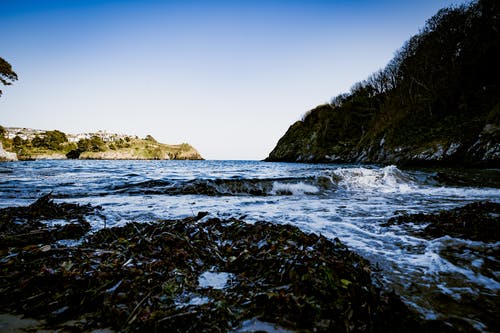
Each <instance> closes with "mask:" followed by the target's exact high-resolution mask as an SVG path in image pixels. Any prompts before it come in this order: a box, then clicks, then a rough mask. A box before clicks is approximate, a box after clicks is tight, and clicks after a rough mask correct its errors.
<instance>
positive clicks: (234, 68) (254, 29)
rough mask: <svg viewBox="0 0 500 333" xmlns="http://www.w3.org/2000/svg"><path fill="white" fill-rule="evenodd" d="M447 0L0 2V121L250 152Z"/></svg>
mask: <svg viewBox="0 0 500 333" xmlns="http://www.w3.org/2000/svg"><path fill="white" fill-rule="evenodd" d="M457 3H459V2H457V1H450V0H419V1H401V0H379V1H373V0H372V1H369V0H351V1H347V0H346V1H335V0H330V1H319V0H317V1H316V0H309V1H305V0H304V1H299V0H289V1H283V0H268V1H264V0H254V1H234V0H233V1H209V0H206V1H189V0H186V1H160V0H120V1H119V0H101V1H97V0H87V1H83V0H73V1H70V0H67V1H62V0H0V26H1V31H2V33H1V34H0V57H2V58H4V59H5V60H7V61H8V62H9V63H10V64H11V65H12V66H13V69H14V71H15V72H16V73H17V74H18V76H19V80H18V81H17V82H15V83H14V84H13V85H12V86H8V87H3V88H2V90H3V91H4V94H3V95H2V97H0V125H2V126H12V127H27V128H36V129H45V130H52V129H58V130H61V131H63V132H66V133H82V132H95V131H98V130H104V131H108V132H111V133H126V134H131V135H137V136H139V137H145V136H146V135H148V134H149V135H152V136H153V137H154V138H156V139H157V140H158V141H160V142H163V143H170V144H176V143H183V142H187V143H189V144H191V145H193V146H194V147H195V148H196V149H197V150H198V151H199V152H200V153H201V154H202V156H203V157H204V158H205V159H246V160H261V159H264V158H266V157H267V155H268V154H269V152H270V151H271V150H272V149H273V148H274V146H275V145H276V143H277V141H278V140H279V138H280V137H281V136H282V135H283V134H284V133H285V132H286V130H287V129H288V127H289V126H290V125H291V124H293V123H294V122H295V121H297V120H300V119H301V117H302V115H303V114H305V113H306V112H307V111H308V110H310V109H312V108H314V107H315V106H317V105H320V104H323V103H326V102H329V101H330V100H331V98H332V97H334V96H336V95H338V94H340V93H344V92H348V91H349V89H350V87H351V86H352V85H353V84H355V83H356V82H358V81H361V80H364V79H366V78H367V77H368V76H369V75H370V74H371V73H373V72H375V71H377V70H378V69H380V68H383V67H384V66H385V65H386V64H387V62H388V61H389V60H390V59H391V58H392V57H393V55H394V52H395V51H396V50H397V49H398V48H399V47H401V46H402V44H403V43H404V42H405V41H406V40H408V39H409V38H410V37H411V36H412V35H414V34H416V33H418V31H419V29H420V28H422V27H423V25H424V24H425V21H426V20H427V19H429V18H430V17H431V16H432V15H434V14H435V13H436V12H437V11H438V10H439V9H440V8H443V7H447V6H450V5H453V4H457Z"/></svg>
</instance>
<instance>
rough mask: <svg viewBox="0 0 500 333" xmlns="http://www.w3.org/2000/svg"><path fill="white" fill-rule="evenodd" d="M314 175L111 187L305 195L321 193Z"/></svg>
mask: <svg viewBox="0 0 500 333" xmlns="http://www.w3.org/2000/svg"><path fill="white" fill-rule="evenodd" d="M316 183H317V181H316V179H315V178H314V177H310V178H281V179H195V180H189V181H174V180H148V181H144V182H139V183H132V184H122V185H118V186H116V185H115V186H113V187H112V188H111V190H112V191H114V192H115V193H125V194H130V195H136V194H147V195H153V194H163V195H165V194H167V195H190V194H195V195H207V196H246V195H251V196H270V195H306V194H316V193H319V192H320V188H319V186H317V184H316Z"/></svg>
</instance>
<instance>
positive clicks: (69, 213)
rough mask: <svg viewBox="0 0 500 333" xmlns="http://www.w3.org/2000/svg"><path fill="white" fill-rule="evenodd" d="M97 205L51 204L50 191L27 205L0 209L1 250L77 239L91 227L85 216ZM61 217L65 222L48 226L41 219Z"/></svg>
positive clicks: (92, 212) (97, 208)
mask: <svg viewBox="0 0 500 333" xmlns="http://www.w3.org/2000/svg"><path fill="white" fill-rule="evenodd" d="M99 209H100V207H92V206H90V205H77V204H71V203H54V201H53V200H52V196H51V195H50V194H47V195H44V196H42V197H40V198H39V199H38V200H37V201H35V202H34V203H33V204H31V205H29V206H27V207H8V208H3V209H0V250H2V249H5V248H6V247H8V246H22V245H28V244H36V243H39V242H45V243H47V242H50V241H56V240H60V239H79V238H81V237H82V236H83V235H84V234H85V233H87V232H88V231H89V230H90V224H89V223H88V222H87V221H86V220H85V216H86V215H89V214H95V213H97V212H98V211H99ZM53 219H60V220H64V221H65V222H66V223H64V224H63V225H56V226H52V227H49V226H47V225H46V224H44V223H43V222H42V221H47V220H53Z"/></svg>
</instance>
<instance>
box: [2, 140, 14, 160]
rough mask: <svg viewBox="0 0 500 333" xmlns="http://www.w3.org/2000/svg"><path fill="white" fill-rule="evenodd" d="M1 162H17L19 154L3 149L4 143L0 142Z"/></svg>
mask: <svg viewBox="0 0 500 333" xmlns="http://www.w3.org/2000/svg"><path fill="white" fill-rule="evenodd" d="M0 161H17V154H16V153H11V152H8V151H6V150H5V149H3V144H2V141H0Z"/></svg>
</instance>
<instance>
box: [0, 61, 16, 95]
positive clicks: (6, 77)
mask: <svg viewBox="0 0 500 333" xmlns="http://www.w3.org/2000/svg"><path fill="white" fill-rule="evenodd" d="M16 80H17V74H16V73H15V72H14V71H13V70H12V66H11V65H10V64H9V63H8V62H7V61H6V60H4V59H3V58H2V57H0V82H2V84H3V85H4V86H10V85H11V84H12V83H13V82H14V81H16ZM0 96H2V90H0Z"/></svg>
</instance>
